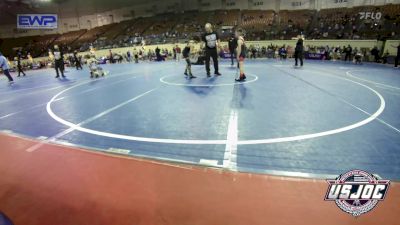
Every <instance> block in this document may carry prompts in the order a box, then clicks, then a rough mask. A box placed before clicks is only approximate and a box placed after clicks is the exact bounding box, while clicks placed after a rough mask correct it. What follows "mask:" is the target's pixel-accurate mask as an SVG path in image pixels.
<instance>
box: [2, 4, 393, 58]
mask: <svg viewBox="0 0 400 225" xmlns="http://www.w3.org/2000/svg"><path fill="white" fill-rule="evenodd" d="M399 10H400V5H385V6H382V7H355V8H340V9H323V10H321V11H319V12H317V11H315V10H296V11H287V10H283V11H280V12H274V11H272V10H267V11H263V10H243V11H239V10H217V11H208V12H198V11H190V12H182V13H174V14H163V15H158V16H154V17H147V18H138V19H134V20H129V21H123V22H121V23H115V24H109V25H105V26H101V27H96V28H93V29H90V30H78V31H72V32H68V33H65V34H62V35H61V34H56V35H46V36H36V37H22V38H10V39H4V40H3V41H1V40H0V49H1V50H2V52H3V54H6V55H10V56H13V54H15V49H16V48H19V49H20V50H22V51H23V54H24V55H25V56H26V55H27V54H28V53H30V54H31V55H33V56H34V57H38V56H45V55H46V54H47V51H48V48H49V47H51V46H52V45H54V44H58V45H59V46H60V47H61V48H62V49H63V50H65V51H67V52H68V51H73V50H78V51H87V50H88V49H89V47H90V46H93V47H95V48H97V49H107V48H116V47H128V46H133V45H137V44H140V43H142V42H143V40H146V44H164V43H175V42H184V41H185V40H187V39H188V38H190V37H194V36H200V34H201V32H202V30H203V26H204V24H205V23H206V22H209V21H214V25H215V26H216V27H217V29H219V30H220V31H221V33H222V34H221V35H220V36H221V37H222V39H223V40H224V39H225V38H227V37H228V36H229V35H223V30H221V29H220V28H223V27H235V26H240V27H242V28H243V29H244V30H245V31H246V40H271V39H291V38H293V37H295V36H297V35H298V34H303V35H304V36H305V37H306V38H307V39H384V38H400V34H399V33H398V30H400V13H399ZM365 11H368V12H371V13H374V14H373V16H369V17H368V18H361V15H360V12H365ZM378 14H380V16H377V15H378ZM329 49H332V47H331V48H329ZM329 51H330V50H329Z"/></svg>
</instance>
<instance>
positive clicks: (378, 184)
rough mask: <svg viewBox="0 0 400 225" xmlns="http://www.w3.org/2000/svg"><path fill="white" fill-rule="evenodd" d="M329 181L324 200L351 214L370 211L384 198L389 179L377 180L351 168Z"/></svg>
mask: <svg viewBox="0 0 400 225" xmlns="http://www.w3.org/2000/svg"><path fill="white" fill-rule="evenodd" d="M327 181H328V183H329V187H328V191H327V193H326V196H325V201H335V203H336V205H337V206H338V207H339V208H340V209H341V210H343V211H344V212H347V213H349V214H351V215H353V216H360V215H361V214H363V213H366V212H369V211H371V210H372V209H373V208H374V207H375V206H376V205H377V204H378V202H379V201H383V200H384V199H385V196H386V193H387V191H388V189H389V184H390V181H389V180H379V179H378V178H376V177H375V176H374V175H373V174H370V173H368V172H365V171H363V170H351V171H349V172H347V173H344V174H342V175H340V176H339V177H338V178H336V179H335V180H327Z"/></svg>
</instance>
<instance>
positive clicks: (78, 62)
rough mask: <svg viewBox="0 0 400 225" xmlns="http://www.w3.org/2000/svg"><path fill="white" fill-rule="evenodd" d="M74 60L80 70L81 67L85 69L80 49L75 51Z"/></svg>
mask: <svg viewBox="0 0 400 225" xmlns="http://www.w3.org/2000/svg"><path fill="white" fill-rule="evenodd" d="M74 61H75V67H76V70H79V69H81V70H83V68H82V63H81V59H80V57H79V56H78V51H76V50H75V51H74Z"/></svg>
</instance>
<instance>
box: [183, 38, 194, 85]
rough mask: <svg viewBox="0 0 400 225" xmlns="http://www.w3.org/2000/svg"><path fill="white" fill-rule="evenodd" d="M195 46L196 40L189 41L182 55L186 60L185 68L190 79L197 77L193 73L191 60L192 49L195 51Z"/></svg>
mask: <svg viewBox="0 0 400 225" xmlns="http://www.w3.org/2000/svg"><path fill="white" fill-rule="evenodd" d="M193 47H194V41H192V40H191V41H189V42H188V44H187V45H186V47H185V48H184V49H183V52H182V56H183V58H184V59H185V61H186V68H185V73H184V74H185V76H189V79H192V78H196V77H195V76H193V74H192V64H191V62H190V59H189V58H190V57H189V56H190V50H192V53H193Z"/></svg>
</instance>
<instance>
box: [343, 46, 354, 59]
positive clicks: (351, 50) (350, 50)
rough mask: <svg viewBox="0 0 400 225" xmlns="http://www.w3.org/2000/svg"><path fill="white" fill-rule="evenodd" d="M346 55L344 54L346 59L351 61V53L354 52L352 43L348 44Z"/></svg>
mask: <svg viewBox="0 0 400 225" xmlns="http://www.w3.org/2000/svg"><path fill="white" fill-rule="evenodd" d="M344 52H345V56H344V61H345V62H346V61H347V59H348V60H349V61H351V53H352V52H353V48H351V46H350V45H348V46H347V48H346V49H345V50H344Z"/></svg>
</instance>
